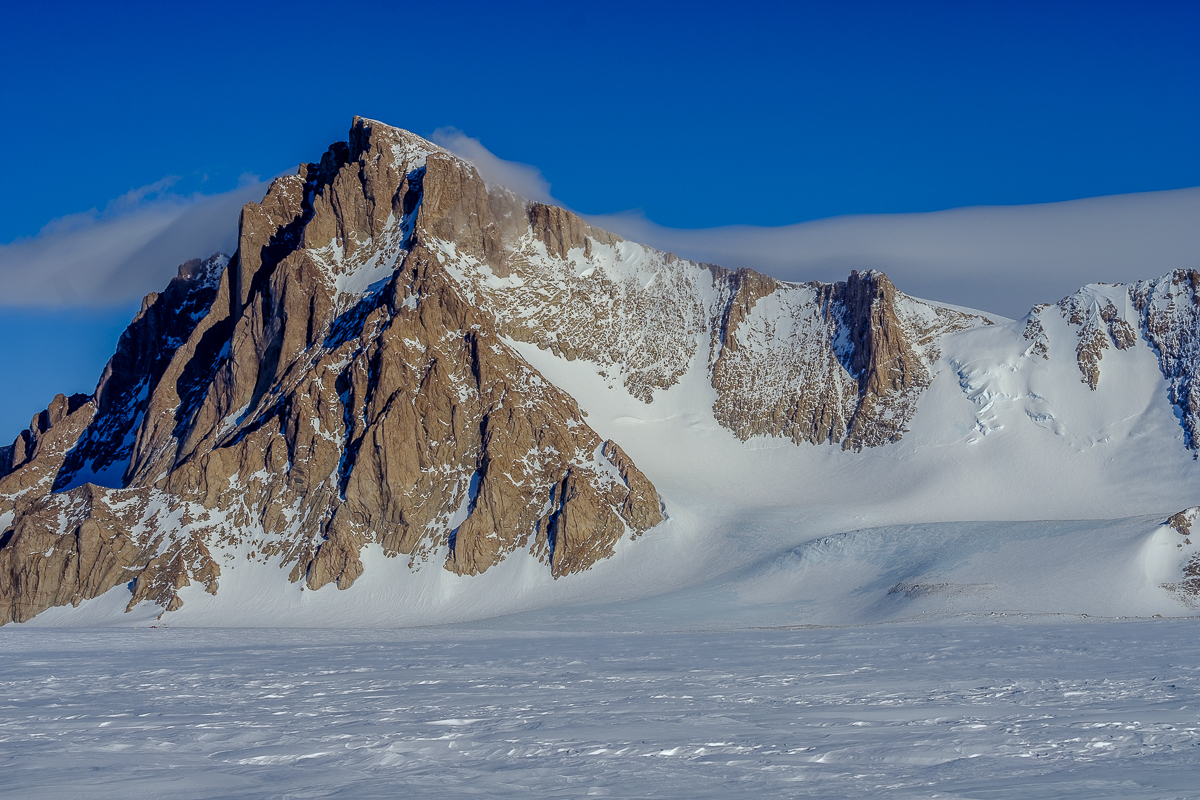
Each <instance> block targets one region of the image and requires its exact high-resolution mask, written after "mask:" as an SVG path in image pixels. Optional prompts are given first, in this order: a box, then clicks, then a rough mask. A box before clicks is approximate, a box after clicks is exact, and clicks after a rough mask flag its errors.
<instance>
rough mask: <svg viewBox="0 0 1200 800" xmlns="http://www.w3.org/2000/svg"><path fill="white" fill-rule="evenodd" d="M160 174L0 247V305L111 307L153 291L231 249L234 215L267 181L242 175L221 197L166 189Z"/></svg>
mask: <svg viewBox="0 0 1200 800" xmlns="http://www.w3.org/2000/svg"><path fill="white" fill-rule="evenodd" d="M174 183H175V179H174V178H171V177H168V178H164V179H162V180H160V181H157V182H156V183H153V184H151V185H149V186H143V187H141V188H140V189H135V190H133V191H131V192H129V193H127V194H125V195H122V196H121V197H119V198H117V199H116V200H113V201H112V202H110V203H109V204H108V205H107V207H106V208H105V209H104V210H103V211H97V210H96V209H93V210H91V211H87V212H83V213H80V214H71V215H68V216H65V217H60V218H59V219H56V220H53V221H51V222H50V223H48V224H47V225H46V226H45V227H43V228H42V230H41V231H39V232H38V234H37V235H36V236H31V237H27V238H23V239H17V240H16V241H14V242H10V243H9V244H5V245H0V305H4V306H41V307H63V306H111V305H117V304H121V303H127V302H130V301H134V300H137V299H139V298H141V297H143V296H144V295H145V294H147V293H148V292H151V291H159V290H161V289H162V288H163V287H164V286H166V284H167V281H169V280H170V279H171V277H173V276H174V275H175V270H176V267H178V265H179V264H182V263H183V262H184V261H187V260H188V259H191V258H197V257H201V258H203V257H205V256H208V255H211V254H212V253H214V252H216V251H218V250H221V251H224V252H227V253H232V252H233V251H234V249H235V248H236V247H237V223H238V212H239V211H240V210H241V207H242V206H243V205H245V204H246V203H247V202H250V201H252V200H260V199H261V198H262V196H263V194H264V192H265V191H266V184H265V183H263V182H261V181H259V180H258V179H257V178H256V177H253V176H244V177H243V180H242V182H241V185H239V186H238V188H236V189H233V190H232V191H228V192H223V193H221V194H211V195H206V194H193V195H180V194H174V193H171V192H170V191H169V190H170V187H171V186H172V185H173V184H174Z"/></svg>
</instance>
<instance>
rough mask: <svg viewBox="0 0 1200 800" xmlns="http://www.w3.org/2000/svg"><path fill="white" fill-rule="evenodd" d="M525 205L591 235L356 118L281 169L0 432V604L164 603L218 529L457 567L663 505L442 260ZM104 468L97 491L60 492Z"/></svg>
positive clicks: (490, 561) (592, 546)
mask: <svg viewBox="0 0 1200 800" xmlns="http://www.w3.org/2000/svg"><path fill="white" fill-rule="evenodd" d="M514 209H517V210H519V212H520V213H519V214H514V213H513V212H514ZM531 220H533V221H534V222H535V223H536V226H535V229H536V231H537V235H538V236H540V237H542V238H543V240H547V241H554V242H558V243H559V244H560V245H564V244H567V243H570V242H573V241H575V238H573V237H576V238H577V237H578V236H580V235H586V234H587V233H588V231H591V233H592V234H595V235H597V236H598V235H599V234H598V233H597V232H595V231H592V230H591V229H586V228H578V227H577V226H574V225H573V223H572V222H571V220H570V219H567V218H564V217H561V216H560V215H558V214H557V213H556V212H552V211H532V212H527V209H526V206H525V205H524V203H523V201H521V200H520V199H519V198H516V197H515V196H514V195H511V194H510V193H507V192H506V191H504V190H499V189H498V190H496V191H493V192H489V191H488V189H487V188H486V187H485V186H484V185H483V183H482V181H481V180H480V179H479V176H478V174H477V173H476V172H475V170H474V169H473V168H471V167H470V166H469V165H467V164H465V162H462V161H460V160H458V159H456V158H453V157H451V156H449V155H447V154H445V153H443V152H441V151H440V150H438V148H436V147H435V146H433V145H431V144H429V143H428V142H425V141H424V140H422V139H420V138H419V137H416V136H413V135H412V134H409V133H406V132H404V131H399V130H397V129H394V128H388V127H387V126H380V125H378V124H377V123H373V122H370V121H368V120H364V119H356V120H355V122H354V126H353V128H352V130H351V135H350V137H349V141H348V142H347V143H341V144H336V145H334V146H333V147H331V148H330V150H329V152H327V153H326V154H325V156H324V157H323V159H322V160H321V162H320V163H319V164H308V165H304V166H302V167H301V169H300V171H299V173H298V174H297V175H295V176H288V177H284V178H279V179H277V180H276V181H274V182H273V183H272V185H271V187H270V189H269V190H268V192H267V195H266V196H265V197H264V199H263V201H262V202H261V203H251V204H249V205H247V206H246V208H245V209H244V210H243V212H242V216H241V229H240V234H239V249H238V252H237V253H236V254H235V256H234V257H233V258H232V259H223V258H214V259H210V260H209V261H207V262H189V263H188V264H185V265H183V266H182V267H181V268H180V275H179V277H178V278H177V279H176V280H174V281H172V283H171V285H170V286H169V287H168V289H167V290H166V291H165V292H164V293H163V294H162V295H151V296H149V297H147V299H146V301H145V303H144V304H143V308H142V311H141V312H140V313H139V315H138V317H137V318H136V319H135V320H134V322H133V323H132V324H131V326H130V328H129V329H128V330H127V331H126V333H125V335H124V336H123V337H122V340H121V344H120V345H119V347H118V351H117V354H116V355H115V356H114V357H113V359H112V361H111V362H110V364H109V367H108V368H107V369H106V371H105V374H104V376H103V377H102V379H101V381H100V385H99V387H98V388H97V391H96V394H95V395H94V396H93V397H91V398H87V397H82V396H81V397H78V398H72V399H68V398H63V397H61V396H60V398H57V399H56V400H55V403H54V404H52V405H51V408H50V409H48V411H47V412H44V414H43V415H41V416H40V417H39V418H38V419H35V421H34V426H33V427H31V429H30V431H27V432H25V434H23V435H22V437H21V438H19V439H18V440H17V442H16V443H15V444H14V445H13V446H12V447H10V448H6V449H5V450H4V451H0V457H2V458H3V460H4V464H3V465H0V466H2V467H3V472H4V473H5V474H4V477H3V478H2V479H0V513H3V512H4V511H6V510H7V511H11V518H10V524H9V525H7V526H6V532H5V533H4V535H3V538H2V539H0V609H7V611H2V610H0V623H2V622H4V621H8V620H25V619H28V618H30V617H31V616H33V615H34V614H36V613H39V612H40V611H42V610H44V609H45V608H48V607H52V606H54V605H62V604H64V603H78V602H80V601H81V600H83V599H88V598H90V597H94V596H97V595H98V594H100V593H103V592H104V591H106V590H107V589H109V588H112V587H113V586H117V585H120V584H122V583H129V584H130V587H131V597H130V600H129V605H130V607H132V606H133V605H136V604H137V603H139V602H141V601H142V600H151V601H153V602H156V603H158V604H160V605H161V606H162V607H163V608H164V609H165V610H168V611H170V610H175V609H177V608H179V607H180V605H181V604H182V598H181V597H180V594H179V592H180V590H181V589H182V588H183V587H185V586H188V585H190V584H191V583H193V582H198V583H199V584H200V585H201V586H202V587H204V588H205V589H206V590H207V591H209V592H213V593H215V592H217V591H218V589H219V578H220V575H221V568H220V567H219V565H218V559H217V557H216V555H215V553H216V552H217V550H218V549H220V550H222V551H223V552H225V557H226V558H228V557H231V555H232V554H233V553H234V552H237V553H240V554H243V555H244V556H245V557H246V558H249V559H251V560H260V561H262V560H272V559H274V560H275V561H277V562H278V563H279V564H280V565H281V566H283V567H285V568H287V569H289V574H290V576H291V578H292V580H293V581H300V580H303V581H305V583H306V585H307V586H308V587H309V588H311V589H320V588H321V587H322V586H324V585H325V584H328V583H335V584H336V585H337V587H338V588H341V589H344V588H347V587H349V586H350V585H351V584H353V583H354V581H355V580H356V579H357V578H358V577H359V576H360V575H361V574H362V571H363V564H362V560H361V557H360V551H361V550H362V548H363V547H365V546H367V545H368V544H378V545H379V546H381V547H382V549H383V550H384V552H385V553H387V554H388V555H399V554H404V555H407V556H408V557H409V563H410V566H417V565H418V564H419V563H420V562H422V561H425V560H427V559H429V558H430V557H433V556H436V555H437V554H438V553H442V554H444V557H445V566H446V568H448V569H451V570H453V571H455V572H458V573H460V574H464V575H471V574H477V573H480V572H483V571H485V570H487V569H488V568H490V567H491V566H493V565H495V564H496V563H497V562H498V561H500V560H502V559H503V558H505V557H506V556H508V555H509V554H511V553H513V552H514V551H516V550H518V549H521V548H527V549H529V550H531V551H532V552H533V553H535V554H536V555H538V556H539V557H541V558H542V559H543V560H544V561H545V562H546V563H547V564H548V567H549V569H550V571H551V573H552V574H553V575H554V576H555V577H559V576H562V575H566V574H569V573H571V572H576V571H579V570H583V569H587V568H588V567H589V566H591V565H592V564H593V563H595V561H596V560H598V559H600V558H604V557H606V556H607V555H609V554H611V553H612V551H613V548H614V546H615V544H616V542H617V540H618V539H620V538H621V537H622V536H636V535H638V534H640V533H642V532H644V531H646V530H648V529H649V528H651V527H653V526H654V525H656V524H658V523H659V522H661V521H662V518H663V517H662V512H661V509H660V503H659V500H658V496H657V493H656V492H655V491H654V488H653V486H652V485H651V484H650V482H649V481H648V480H647V479H646V478H645V476H644V475H642V474H641V473H640V472H639V471H638V470H637V468H636V467H635V466H634V465H633V463H632V461H631V460H630V459H629V458H628V456H626V455H625V454H624V453H623V452H621V451H620V449H619V448H617V447H616V445H615V444H613V443H611V442H608V443H605V442H604V441H602V440H601V439H600V437H598V436H597V435H596V434H595V433H594V432H593V431H592V430H591V429H590V428H589V427H588V426H587V424H586V422H584V420H583V416H582V413H581V412H580V410H579V408H578V406H577V405H576V403H575V401H574V400H573V399H572V398H570V397H569V396H567V395H566V394H564V393H563V392H561V391H560V390H558V389H557V388H555V387H554V386H552V385H551V384H549V383H548V382H547V381H546V380H545V379H544V378H543V377H542V376H541V375H540V374H539V373H538V372H537V371H536V370H535V369H533V368H532V367H531V366H530V365H529V364H528V363H527V362H525V361H524V359H523V358H521V356H520V355H518V354H517V353H516V352H515V351H514V350H513V349H512V348H511V347H509V346H508V345H507V344H506V343H505V342H504V341H503V340H502V338H501V337H500V335H499V326H500V322H499V321H498V320H497V318H496V315H495V313H494V309H491V308H489V307H486V306H482V307H481V306H480V304H478V303H477V302H475V299H474V298H473V297H471V296H470V292H471V287H470V286H469V285H465V284H463V283H462V282H461V281H460V280H459V279H458V278H457V277H456V276H455V274H454V273H453V271H452V269H451V268H450V267H449V266H447V265H446V264H445V263H444V262H445V260H446V254H445V249H446V248H452V251H453V253H454V255H455V256H456V257H464V256H465V257H469V258H475V259H478V260H480V261H481V263H486V264H487V265H488V266H489V269H492V270H494V273H493V274H498V275H502V274H504V272H505V269H506V264H507V263H508V261H509V260H511V258H512V253H513V252H515V251H513V250H512V247H513V246H514V242H516V241H517V240H518V239H520V238H521V237H524V236H528V235H530V231H531V230H534V229H531V227H530V226H531ZM600 238H604V237H600ZM608 240H611V237H609V239H608ZM102 472H106V473H107V479H108V480H111V481H113V482H114V485H113V487H111V488H102V487H100V486H96V485H94V484H93V483H85V484H83V485H81V486H79V487H78V488H70V487H71V486H73V485H74V484H75V483H79V482H80V481H82V480H85V479H94V478H95V477H96V475H97V474H98V473H102ZM31 487H32V488H31ZM24 489H29V491H22V490H24ZM52 489H57V490H58V491H52ZM22 498H23V499H22ZM68 509H69V513H68V511H67V510H68ZM64 514H65V516H64ZM0 519H3V518H0ZM63 519H65V520H67V522H66V523H63V522H62V521H61V520H63ZM63 524H66V526H67V527H66V529H63V528H62V525H63ZM5 614H7V617H5V616H4V615H5Z"/></svg>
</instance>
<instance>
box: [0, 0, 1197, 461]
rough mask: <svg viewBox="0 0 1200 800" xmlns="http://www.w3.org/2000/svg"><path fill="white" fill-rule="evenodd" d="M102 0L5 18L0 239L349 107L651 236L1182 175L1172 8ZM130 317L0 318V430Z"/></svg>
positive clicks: (252, 153) (1186, 143) (1180, 33)
mask: <svg viewBox="0 0 1200 800" xmlns="http://www.w3.org/2000/svg"><path fill="white" fill-rule="evenodd" d="M115 5H116V4H112V6H101V5H98V4H97V5H88V6H75V5H72V4H58V5H53V6H49V5H38V4H21V5H17V4H11V3H10V4H8V6H7V7H6V9H5V15H4V24H3V26H0V74H2V75H3V76H4V81H3V83H4V88H5V91H4V100H3V103H2V104H0V114H2V115H3V117H2V119H3V125H0V150H2V152H4V153H5V154H6V158H5V160H4V161H5V165H4V172H3V176H4V177H3V179H2V180H3V187H4V192H3V193H2V194H0V198H2V199H0V210H2V211H3V213H2V214H0V243H4V242H9V241H11V240H13V239H15V238H17V237H22V236H29V235H32V234H34V233H36V232H37V231H38V230H39V229H40V228H41V226H42V225H44V224H45V223H46V222H47V221H49V220H51V219H53V218H55V217H59V216H62V215H65V214H69V213H73V212H79V211H84V210H86V209H89V208H103V207H104V206H105V204H106V203H107V202H108V201H110V200H112V199H113V198H114V197H117V196H118V195H120V194H122V193H124V192H126V191H128V190H130V189H132V188H135V187H139V186H144V185H146V184H150V183H153V182H155V181H158V180H159V179H161V178H163V177H164V176H166V175H179V176H182V178H183V179H182V181H181V182H180V184H179V187H178V188H180V189H182V190H186V191H195V190H202V191H206V192H216V191H223V190H227V189H230V188H232V187H233V186H234V185H235V184H236V183H237V181H238V178H239V176H240V175H242V174H243V173H247V172H249V173H254V174H257V175H261V176H270V175H272V174H275V173H277V172H280V171H283V170H286V169H288V168H290V167H292V166H294V165H295V164H296V163H297V162H299V161H301V160H312V159H315V158H317V157H318V156H319V155H320V153H321V152H322V151H323V150H324V148H325V147H326V146H327V145H328V144H329V143H330V142H331V141H334V140H336V139H340V138H344V136H345V133H346V130H347V128H348V126H349V122H350V118H351V116H352V115H353V114H362V115H365V116H370V117H374V118H377V119H380V120H383V121H385V122H388V123H391V124H395V125H400V126H402V127H406V128H410V129H412V130H414V131H416V132H418V133H422V134H429V133H430V132H432V131H433V130H434V129H436V128H438V127H441V126H447V125H449V126H455V127H457V128H459V129H461V130H463V131H464V132H466V133H467V134H468V135H470V136H473V137H476V138H479V139H480V140H481V141H482V142H483V143H484V145H486V146H487V147H488V148H489V149H491V150H492V151H493V152H494V153H496V154H497V155H499V156H500V157H502V158H506V159H509V160H514V161H521V162H526V163H530V164H535V165H537V166H538V167H540V168H541V170H542V171H543V173H544V174H545V176H546V177H547V179H548V180H549V181H550V182H551V184H552V185H553V190H554V194H555V196H556V197H558V198H560V199H561V200H562V201H564V202H565V203H567V204H568V205H570V206H572V207H573V208H575V209H578V210H580V211H583V212H589V213H603V212H611V211H618V210H624V209H631V208H641V209H644V211H645V213H646V215H647V216H648V217H649V218H650V219H652V220H654V221H655V222H658V223H661V224H664V225H669V226H677V227H703V226H712V225H720V224H729V223H756V224H764V225H774V224H785V223H792V222H798V221H801V220H807V219H814V218H819V217H826V216H831V215H836V214H846V213H864V212H896V211H924V210H935V209H942V208H950V207H955V206H963V205H975V204H1012V203H1034V202H1045V201H1053V200H1066V199H1073V198H1078V197H1087V196H1093V195H1102V194H1114V193H1124V192H1135V191H1147V190H1156V189H1170V188H1179V187H1184V186H1194V185H1200V146H1198V145H1200V141H1198V139H1200V137H1198V135H1197V132H1198V131H1200V4H1198V3H1196V2H1159V3H1150V2H1141V3H1132V2H1131V3H1104V2H1081V3H1050V2H1044V1H1043V2H1037V3H1021V2H1013V1H1012V0H1009V1H1008V2H977V3H972V2H946V3H918V2H908V3H896V2H882V3H856V2H837V3H834V2H829V3H799V4H794V5H791V4H766V3H742V4H732V3H722V4H705V3H679V4H653V5H651V4H646V3H603V4H582V3H580V4H571V3H562V2H555V3H524V4H520V3H504V4H500V3H496V4H476V3H453V2H443V3H430V2H422V3H415V4H404V3H388V4H370V3H356V4H344V5H342V6H336V5H335V4H330V3H323V4H308V5H306V4H303V3H288V4H286V5H284V4H280V5H278V6H275V7H270V6H266V5H259V6H258V7H257V8H256V9H249V10H248V9H247V8H245V7H244V6H243V4H241V3H238V4H219V3H206V4H188V5H187V6H186V7H185V6H183V5H182V4H160V3H155V4H144V5H137V4H133V3H124V4H120V7H119V8H115V7H113V6H115ZM133 310H135V309H132V308H120V309H114V310H112V311H111V312H110V313H109V314H108V316H107V317H106V316H105V314H104V313H103V312H95V311H93V312H88V314H87V315H83V316H81V317H79V318H78V319H77V320H74V321H64V320H63V318H62V315H61V313H58V312H56V313H58V316H55V314H51V313H46V314H41V316H39V314H40V313H41V312H29V311H22V312H19V313H14V312H12V311H11V310H10V309H5V308H0V358H3V360H4V362H5V363H6V364H8V363H11V359H13V358H16V357H18V356H20V355H22V354H23V357H24V358H25V359H26V365H27V366H26V368H27V369H28V370H29V373H28V375H27V379H26V381H25V384H26V388H25V389H24V390H22V391H23V392H24V393H18V392H17V391H16V390H10V389H5V390H4V392H3V397H0V440H4V441H7V440H8V438H9V436H10V433H9V430H8V429H9V428H12V427H13V424H12V422H11V420H13V419H18V418H19V419H21V420H22V424H23V421H24V420H26V419H28V417H29V415H31V414H32V413H33V412H34V411H36V410H37V408H38V407H42V406H44V405H45V402H46V401H47V400H48V399H49V394H52V393H53V392H52V391H49V390H48V389H46V388H44V386H49V385H51V383H53V381H51V380H50V379H51V378H53V379H54V380H57V381H59V384H61V389H62V390H64V391H90V390H91V389H92V387H93V386H94V383H95V378H96V377H97V376H98V374H99V370H100V367H101V366H102V364H103V360H104V356H102V355H100V356H97V355H93V354H92V352H93V351H95V353H107V352H109V351H110V350H111V345H112V343H113V342H115V339H116V335H117V333H119V331H120V329H121V328H122V327H123V326H124V323H125V321H126V320H127V319H128V317H129V316H130V315H131V314H132V312H133ZM49 325H55V326H57V328H56V331H55V333H54V335H56V336H57V337H58V341H57V343H56V344H53V345H51V346H48V347H46V346H43V345H36V344H35V345H32V346H36V347H37V348H39V349H40V350H42V351H43V352H44V354H45V355H46V357H45V358H41V359H36V358H31V354H30V353H29V349H30V347H31V345H30V343H29V342H30V341H34V339H30V336H29V334H28V333H25V334H23V333H22V331H25V332H29V331H44V330H46V328H47V326H49ZM72 326H74V327H72ZM38 335H39V336H42V335H49V334H42V333H39V334H38ZM23 336H24V337H25V338H22V337H23ZM80 337H86V338H87V339H88V343H87V344H86V345H84V346H83V348H82V349H81V350H80V351H79V353H74V354H64V348H67V349H69V348H70V346H71V342H72V341H77V340H79V339H80ZM56 359H57V360H59V363H57V364H55V363H54V362H55V361H56ZM72 359H76V360H80V359H82V361H81V366H78V367H75V368H67V367H66V366H64V365H65V364H67V363H68V362H71V360H72ZM97 360H98V363H97V364H94V365H92V366H93V368H89V367H88V366H87V365H88V364H91V362H92V361H97ZM71 363H73V362H71ZM7 374H9V375H11V374H12V370H11V368H9V371H8V373H7ZM48 381H49V382H48ZM56 385H58V384H56ZM48 391H49V394H47V392H48ZM42 395H46V396H45V397H43V396H42ZM15 432H16V431H15V429H14V430H12V433H13V434H15Z"/></svg>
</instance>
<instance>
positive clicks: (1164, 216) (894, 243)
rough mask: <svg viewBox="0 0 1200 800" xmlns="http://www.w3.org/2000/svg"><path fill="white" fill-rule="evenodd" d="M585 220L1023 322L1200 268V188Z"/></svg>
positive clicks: (710, 256) (504, 175)
mask: <svg viewBox="0 0 1200 800" xmlns="http://www.w3.org/2000/svg"><path fill="white" fill-rule="evenodd" d="M433 138H434V141H436V142H437V143H438V144H440V145H442V146H443V147H445V148H446V149H447V150H450V151H451V152H453V153H455V154H457V155H459V156H462V157H463V158H466V159H467V160H469V161H471V162H472V163H474V164H475V166H476V167H477V168H478V169H479V172H480V174H481V175H482V176H483V178H484V180H485V181H487V182H488V183H495V184H500V185H503V186H507V187H508V188H510V189H512V190H513V191H515V192H517V193H518V194H520V195H523V196H524V197H527V198H529V199H531V200H537V201H539V202H543V203H553V204H555V205H560V206H563V207H567V206H566V204H565V203H562V202H559V201H557V200H555V199H554V198H553V197H552V196H551V194H550V184H549V183H548V182H547V181H546V179H545V178H544V177H543V176H542V173H541V171H540V170H538V169H537V168H536V167H531V166H529V165H526V164H518V163H516V162H512V161H504V160H503V159H500V158H497V157H496V156H495V155H494V154H493V153H491V152H490V151H489V150H488V149H487V148H486V147H484V146H483V144H482V143H480V141H479V140H478V139H472V138H470V137H468V136H466V135H465V134H464V133H462V132H461V131H459V130H456V129H454V128H442V129H440V130H438V131H436V132H435V133H434V136H433ZM585 218H586V219H587V220H588V221H589V222H590V223H592V224H593V225H596V226H597V227H601V228H605V229H607V230H611V231H613V232H614V233H617V234H619V235H621V236H624V237H626V238H628V239H632V240H634V241H638V242H642V243H643V244H648V245H651V246H652V247H657V248H659V249H662V250H668V251H671V252H674V253H676V254H678V255H681V256H683V257H685V258H691V259H694V260H697V261H706V262H710V263H714V264H720V265H722V266H725V267H731V268H736V267H749V268H751V269H756V270H758V271H760V272H765V273H767V274H769V275H774V276H775V277H778V278H782V279H784V280H793V281H808V280H822V281H835V280H840V279H843V278H845V277H846V275H847V274H849V272H850V270H852V269H858V270H863V269H878V270H881V271H883V272H885V273H887V274H888V276H889V277H891V279H892V280H893V282H895V283H896V285H897V286H898V287H899V288H900V289H901V290H903V291H905V292H907V293H908V294H912V295H916V296H918V297H926V298H929V299H932V300H940V301H942V302H946V303H954V304H958V305H963V306H968V307H972V308H979V309H983V310H985V311H989V312H992V313H999V314H1004V315H1006V316H1013V317H1018V316H1022V315H1024V314H1025V312H1026V311H1028V310H1029V308H1030V307H1032V306H1033V305H1034V304H1035V303H1045V302H1055V301H1057V300H1058V299H1060V298H1062V297H1064V296H1065V295H1067V294H1070V293H1071V292H1073V291H1075V289H1078V288H1079V287H1080V286H1082V285H1084V284H1086V283H1096V282H1099V281H1106V282H1123V281H1131V280H1137V279H1140V278H1153V277H1157V276H1159V275H1165V274H1166V273H1168V272H1170V271H1171V270H1174V269H1181V268H1182V269H1200V187H1198V188H1192V189H1177V190H1172V191H1163V192H1145V193H1141V194H1127V195H1114V196H1110V197H1094V198H1088V199H1084V200H1071V201H1067V202H1062V203H1044V204H1040V205H1026V206H979V207H974V208H959V209H951V210H949V211H935V212H930V213H922V214H870V215H860V216H845V217H834V218H830V219H823V220H815V221H812V222H802V223H798V224H795V225H785V226H781V227H771V228H768V227H756V226H752V225H732V226H726V227H718V228H697V229H681V228H666V227H663V226H662V225H658V224H656V223H655V222H653V221H651V220H649V219H647V218H646V216H645V215H644V214H642V213H640V212H636V211H629V212H621V213H616V214H601V215H585Z"/></svg>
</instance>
